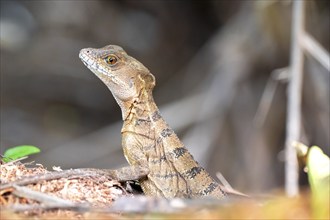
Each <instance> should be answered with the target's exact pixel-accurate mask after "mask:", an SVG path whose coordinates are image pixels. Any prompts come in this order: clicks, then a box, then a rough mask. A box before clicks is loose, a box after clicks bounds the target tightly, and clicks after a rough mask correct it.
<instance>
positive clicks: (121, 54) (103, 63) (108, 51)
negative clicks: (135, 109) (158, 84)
mask: <svg viewBox="0 0 330 220" xmlns="http://www.w3.org/2000/svg"><path fill="white" fill-rule="evenodd" d="M79 57H80V59H81V60H82V62H83V63H84V64H85V65H86V66H87V67H88V68H89V69H90V70H91V71H92V72H93V73H94V74H95V75H96V76H98V77H99V78H100V79H101V80H102V81H103V83H104V84H106V86H107V87H108V88H109V89H110V91H111V92H112V94H113V96H114V97H115V99H116V101H117V102H118V104H119V106H120V107H121V108H122V110H123V109H124V108H125V107H126V108H127V107H128V106H127V105H130V103H132V102H134V100H135V99H137V98H138V97H139V95H140V94H141V92H142V91H144V92H147V93H151V92H152V89H153V87H154V86H155V77H154V76H153V75H152V74H151V73H150V71H149V70H148V69H147V68H146V67H145V66H144V65H143V64H142V63H140V62H139V61H137V60H136V59H134V58H133V57H131V56H129V55H128V54H127V53H126V52H125V51H124V50H123V49H122V48H121V47H119V46H115V45H108V46H105V47H102V48H99V49H95V48H85V49H82V50H81V51H80V53H79Z"/></svg>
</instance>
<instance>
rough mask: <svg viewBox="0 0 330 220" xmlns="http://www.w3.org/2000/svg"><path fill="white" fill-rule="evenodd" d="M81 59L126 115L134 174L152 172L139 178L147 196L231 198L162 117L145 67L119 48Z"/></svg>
mask: <svg viewBox="0 0 330 220" xmlns="http://www.w3.org/2000/svg"><path fill="white" fill-rule="evenodd" d="M79 57H80V59H81V60H82V61H83V63H84V64H85V65H86V66H87V67H88V68H89V69H90V70H91V71H92V72H93V73H95V74H96V76H98V77H99V78H100V79H101V80H102V81H103V82H104V83H105V85H106V86H107V87H108V88H109V89H110V91H111V92H112V94H113V96H114V98H115V99H116V101H117V103H118V104H119V106H120V108H121V110H122V117H123V121H124V125H123V128H122V146H123V150H124V155H125V157H126V159H127V161H128V163H129V164H130V165H131V167H132V169H131V173H134V172H136V171H135V170H136V169H137V168H138V169H141V170H146V172H145V174H142V175H140V176H139V179H140V184H141V186H142V189H143V191H144V193H145V194H146V195H150V196H159V197H166V198H173V197H183V198H196V197H201V196H211V197H215V198H223V197H224V196H225V192H224V190H223V189H222V188H221V186H220V185H219V183H217V182H216V181H214V180H213V179H212V177H211V176H210V175H209V174H208V173H207V172H206V171H205V170H204V168H202V167H201V166H200V165H199V164H198V163H197V162H196V161H195V160H194V158H193V157H192V155H191V154H190V153H189V152H188V150H187V148H185V146H184V145H183V143H182V142H181V141H180V140H179V138H178V137H177V136H176V134H175V133H174V132H173V130H172V129H171V128H170V127H169V126H168V125H167V123H166V122H165V121H164V119H163V118H162V116H161V115H160V113H159V110H158V108H157V105H156V104H155V102H154V99H153V96H152V90H153V88H154V86H155V77H154V76H153V75H152V74H151V73H150V71H149V70H148V69H147V68H146V67H145V66H144V65H143V64H142V63H140V62H139V61H137V60H136V59H134V58H133V57H131V56H129V55H127V53H126V52H125V51H124V50H123V49H122V48H121V47H119V46H115V45H108V46H105V47H103V48H100V49H94V48H86V49H82V50H81V51H80V53H79ZM124 170H125V169H124ZM126 171H127V169H126ZM118 176H121V175H118ZM122 176H125V175H122Z"/></svg>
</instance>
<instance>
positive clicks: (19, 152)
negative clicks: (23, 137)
mask: <svg viewBox="0 0 330 220" xmlns="http://www.w3.org/2000/svg"><path fill="white" fill-rule="evenodd" d="M39 152H40V149H39V148H37V147H35V146H31V145H21V146H17V147H12V148H9V149H7V150H6V151H5V153H4V155H3V156H4V158H3V161H4V162H9V161H12V160H16V159H18V158H21V157H25V156H28V155H31V154H36V153H39Z"/></svg>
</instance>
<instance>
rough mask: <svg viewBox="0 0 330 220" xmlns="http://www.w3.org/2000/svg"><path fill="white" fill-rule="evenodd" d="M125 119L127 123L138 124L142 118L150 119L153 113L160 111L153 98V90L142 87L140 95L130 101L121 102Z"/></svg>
mask: <svg viewBox="0 0 330 220" xmlns="http://www.w3.org/2000/svg"><path fill="white" fill-rule="evenodd" d="M120 107H121V110H122V116H123V121H124V122H125V124H127V123H128V124H136V123H137V122H138V121H141V120H148V121H150V120H151V118H152V114H153V113H154V112H156V111H158V107H157V105H156V103H155V101H154V99H153V96H152V91H150V90H149V91H147V90H145V89H142V90H141V91H140V93H139V95H138V97H136V98H134V99H133V100H131V101H130V102H129V103H127V102H125V103H122V104H120Z"/></svg>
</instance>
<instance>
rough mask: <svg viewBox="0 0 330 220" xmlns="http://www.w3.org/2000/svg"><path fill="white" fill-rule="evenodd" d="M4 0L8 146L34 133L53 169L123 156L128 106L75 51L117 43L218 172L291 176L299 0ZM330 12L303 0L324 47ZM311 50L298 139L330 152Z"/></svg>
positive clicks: (256, 187)
mask: <svg viewBox="0 0 330 220" xmlns="http://www.w3.org/2000/svg"><path fill="white" fill-rule="evenodd" d="M0 3H1V14H0V43H1V44H0V50H1V58H0V61H1V66H0V67H1V69H0V70H1V106H0V110H1V118H0V119H1V133H0V134H1V139H0V146H1V151H0V152H1V153H3V152H4V150H5V149H7V148H9V147H13V146H17V145H25V144H29V145H35V146H38V147H39V148H41V151H42V152H41V153H40V154H38V155H34V156H31V157H30V159H29V160H35V161H36V162H37V163H41V164H43V165H44V166H46V167H48V168H49V169H51V167H52V166H60V167H61V168H79V167H97V168H116V167H121V166H125V165H127V162H126V161H125V159H124V157H123V153H122V149H121V144H120V142H121V135H120V129H121V126H122V122H121V113H120V109H119V107H118V106H117V103H116V102H115V100H114V98H113V97H112V95H111V93H110V91H108V89H107V88H106V86H105V85H103V84H102V82H101V81H100V80H99V79H97V78H96V77H95V76H94V75H93V74H92V73H91V72H90V71H89V70H88V69H87V68H86V67H85V66H84V65H83V64H82V62H81V61H80V60H79V58H78V53H79V50H80V49H81V48H85V47H103V46H105V45H108V44H117V45H120V46H122V47H123V48H124V49H125V50H126V51H127V52H128V53H129V54H130V55H132V56H133V57H135V58H137V59H138V60H140V61H141V62H142V63H143V64H144V65H145V66H146V67H148V68H149V69H150V70H151V72H152V73H153V74H154V75H155V77H156V80H157V86H156V88H155V90H154V96H155V100H156V102H157V104H158V106H159V108H160V111H161V113H162V115H163V116H164V118H165V120H167V121H168V123H169V124H170V125H171V127H172V128H173V129H174V130H175V131H176V132H177V134H178V135H179V137H180V138H181V139H182V141H183V142H184V143H185V144H186V146H187V147H188V148H189V150H190V151H191V152H192V154H193V155H194V157H195V159H197V160H198V161H199V162H200V163H201V164H202V165H203V166H205V167H206V168H207V170H208V171H210V173H211V175H212V176H214V177H215V175H216V172H221V173H222V174H223V176H224V177H225V178H226V179H227V181H228V182H229V183H230V184H231V185H232V186H233V187H234V188H236V189H238V190H241V191H243V192H246V193H264V192H268V190H272V189H277V188H280V187H283V183H284V161H283V148H284V140H285V123H286V90H287V83H286V82H287V76H285V74H284V76H283V73H284V72H283V71H281V69H282V68H285V67H287V66H288V64H289V55H290V31H291V25H290V24H291V7H292V4H291V1H282V0H279V1H276V0H268V1H230V0H228V1H216V0H215V1H207V0H206V1H161V0H142V1H135V0H121V1H119V0H118V1H105V0H94V1H79V0H72V1H70V0H66V1H64V0H63V1H61V0H53V1H15V0H11V1H6V0H1V1H0ZM329 13H330V12H329V1H307V7H306V28H307V30H308V31H309V33H310V34H311V35H312V36H313V37H314V38H316V39H317V41H318V42H319V43H320V44H321V45H322V46H323V47H325V48H326V49H327V50H328V51H329V46H330V43H329V37H330V36H329V21H330V19H329ZM305 57H306V59H305V68H304V91H303V107H302V111H303V134H302V140H303V142H304V144H306V145H318V146H320V147H321V148H322V149H323V150H324V151H325V153H326V154H328V155H329V153H330V149H329V146H330V137H329V136H330V121H329V112H330V104H329V98H330V97H329V96H330V95H329V87H330V80H329V76H330V74H329V72H327V71H326V69H325V68H324V67H323V66H321V65H320V64H319V63H318V62H317V61H315V60H314V59H313V58H312V57H309V56H305ZM265 91H266V93H265ZM262 97H264V98H263V99H262ZM261 100H263V101H261ZM300 182H301V184H302V185H304V184H306V177H305V174H304V173H303V172H302V173H301V178H300Z"/></svg>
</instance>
